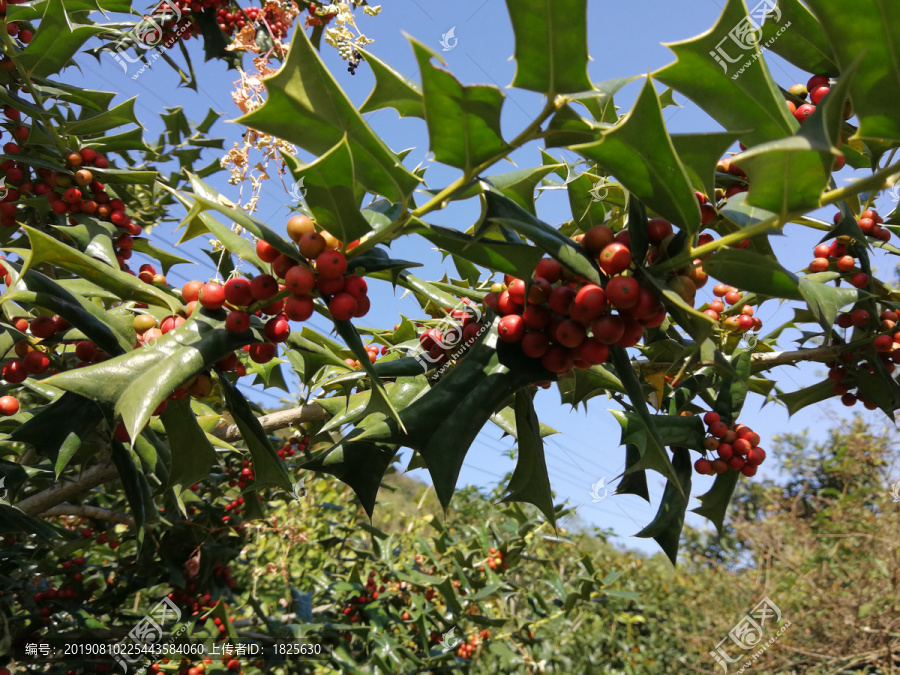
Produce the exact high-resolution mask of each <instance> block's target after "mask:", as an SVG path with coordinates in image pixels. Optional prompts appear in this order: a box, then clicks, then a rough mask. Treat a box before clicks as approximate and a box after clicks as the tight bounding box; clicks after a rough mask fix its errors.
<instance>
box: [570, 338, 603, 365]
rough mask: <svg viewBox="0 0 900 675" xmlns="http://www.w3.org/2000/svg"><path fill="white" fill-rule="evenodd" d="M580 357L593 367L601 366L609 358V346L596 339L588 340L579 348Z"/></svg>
mask: <svg viewBox="0 0 900 675" xmlns="http://www.w3.org/2000/svg"><path fill="white" fill-rule="evenodd" d="M578 356H579V358H581V359H582V360H584V361H587V362H588V363H590V364H591V365H599V364H601V363H603V362H604V361H606V359H607V358H609V346H608V345H606V344H604V343H603V342H600V340H598V339H596V338H588V339H587V340H585V341H584V342H582V343H581V346H580V347H579V348H578Z"/></svg>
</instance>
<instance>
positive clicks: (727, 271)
mask: <svg viewBox="0 0 900 675" xmlns="http://www.w3.org/2000/svg"><path fill="white" fill-rule="evenodd" d="M703 271H704V272H706V273H707V274H709V275H710V276H712V277H715V278H716V279H718V280H719V281H721V282H722V283H724V284H728V285H730V286H735V287H737V288H742V289H744V290H745V291H748V292H750V293H756V294H758V295H766V296H769V297H773V298H786V299H788V300H802V299H803V295H802V294H801V292H800V288H799V283H800V280H799V279H798V278H797V276H796V275H795V274H792V273H791V272H788V271H787V270H786V269H784V268H783V267H782V266H781V265H779V264H778V261H777V260H774V259H772V258H770V257H768V256H764V255H760V254H758V253H753V252H752V251H746V250H743V249H723V250H720V251H718V252H716V253H715V254H713V255H712V256H710V257H709V258H707V259H706V260H704V261H703Z"/></svg>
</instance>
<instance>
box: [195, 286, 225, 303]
mask: <svg viewBox="0 0 900 675" xmlns="http://www.w3.org/2000/svg"><path fill="white" fill-rule="evenodd" d="M200 304H201V305H202V306H203V307H204V308H205V309H209V310H216V309H222V306H223V305H224V304H225V289H224V288H223V287H222V286H221V285H219V284H217V283H216V282H215V281H210V282H209V283H206V284H203V288H201V289H200Z"/></svg>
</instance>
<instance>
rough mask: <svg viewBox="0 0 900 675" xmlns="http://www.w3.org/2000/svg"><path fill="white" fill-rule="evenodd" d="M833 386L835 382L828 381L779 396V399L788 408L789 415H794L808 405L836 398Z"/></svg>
mask: <svg viewBox="0 0 900 675" xmlns="http://www.w3.org/2000/svg"><path fill="white" fill-rule="evenodd" d="M833 385H834V383H833V382H831V381H830V380H826V381H825V382H819V383H817V384H814V385H812V386H809V387H804V388H803V389H798V390H797V391H793V392H791V393H789V394H778V396H777V398H778V400H779V401H781V402H782V403H784V404H785V405H786V406H787V409H788V415H793V414H794V413H796V412H798V411H800V410H802V409H803V408H805V407H806V406H808V405H812V404H813V403H818V402H819V401H825V400H827V399H829V398H832V397H833V396H834V391H832V386H833Z"/></svg>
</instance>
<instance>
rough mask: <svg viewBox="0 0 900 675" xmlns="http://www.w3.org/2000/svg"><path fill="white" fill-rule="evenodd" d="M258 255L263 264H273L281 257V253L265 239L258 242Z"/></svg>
mask: <svg viewBox="0 0 900 675" xmlns="http://www.w3.org/2000/svg"><path fill="white" fill-rule="evenodd" d="M256 255H258V256H259V259H260V260H262V261H263V262H267V263H272V262H275V259H276V258H277V257H278V256H279V255H281V252H280V251H279V250H278V249H277V248H275V247H274V246H272V244H270V243H269V242H267V241H266V240H265V239H260V240H259V241H257V242H256Z"/></svg>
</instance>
